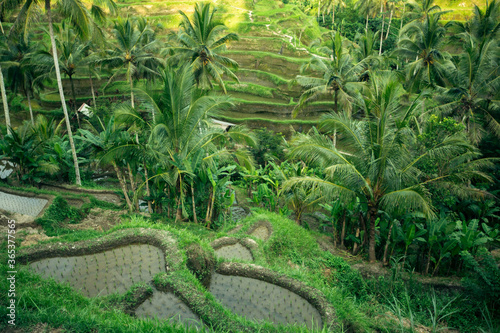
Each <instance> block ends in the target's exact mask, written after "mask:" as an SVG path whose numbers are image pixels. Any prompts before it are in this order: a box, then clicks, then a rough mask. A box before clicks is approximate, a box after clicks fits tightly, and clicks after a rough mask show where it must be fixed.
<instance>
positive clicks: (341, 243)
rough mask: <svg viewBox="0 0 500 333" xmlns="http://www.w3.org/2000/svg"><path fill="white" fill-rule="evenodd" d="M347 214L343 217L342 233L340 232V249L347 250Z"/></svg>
mask: <svg viewBox="0 0 500 333" xmlns="http://www.w3.org/2000/svg"><path fill="white" fill-rule="evenodd" d="M345 215H346V214H345V212H344V215H343V216H342V231H341V232H340V248H341V249H345V245H344V239H345Z"/></svg>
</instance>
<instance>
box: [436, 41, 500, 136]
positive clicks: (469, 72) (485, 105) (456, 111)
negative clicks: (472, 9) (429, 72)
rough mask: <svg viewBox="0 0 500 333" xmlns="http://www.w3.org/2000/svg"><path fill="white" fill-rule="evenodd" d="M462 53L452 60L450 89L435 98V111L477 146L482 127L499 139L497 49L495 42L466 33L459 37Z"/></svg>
mask: <svg viewBox="0 0 500 333" xmlns="http://www.w3.org/2000/svg"><path fill="white" fill-rule="evenodd" d="M459 41H460V45H461V47H462V49H463V52H462V53H460V54H459V55H458V56H456V57H455V64H456V71H455V72H454V75H453V76H452V78H451V87H450V88H449V89H446V90H444V91H442V92H441V94H439V95H438V96H437V101H438V102H439V104H438V105H437V107H436V110H437V111H439V112H441V113H442V114H444V115H452V116H454V117H455V118H456V119H457V120H459V121H461V122H463V123H464V124H465V125H466V129H467V132H468V133H469V137H470V139H471V140H472V142H474V143H478V142H479V141H480V139H481V137H482V135H481V133H482V132H483V127H484V126H483V123H484V124H485V125H487V127H489V129H490V130H491V132H493V133H494V134H495V135H497V136H499V137H500V119H499V118H498V115H499V112H500V103H499V102H498V98H495V96H498V91H499V90H500V77H499V76H498V73H499V71H500V66H499V61H500V56H499V54H500V48H499V45H498V41H497V40H495V39H487V40H481V39H478V38H475V37H474V36H473V35H471V34H470V33H468V32H463V33H461V34H459Z"/></svg>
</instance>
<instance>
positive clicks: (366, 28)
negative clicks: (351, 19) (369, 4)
mask: <svg viewBox="0 0 500 333" xmlns="http://www.w3.org/2000/svg"><path fill="white" fill-rule="evenodd" d="M365 31H368V14H366V26H365Z"/></svg>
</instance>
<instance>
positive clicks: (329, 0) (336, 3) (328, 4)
mask: <svg viewBox="0 0 500 333" xmlns="http://www.w3.org/2000/svg"><path fill="white" fill-rule="evenodd" d="M345 6H346V3H345V1H343V0H324V1H323V2H321V3H320V4H319V8H321V11H322V12H323V15H324V14H325V13H330V12H331V13H332V30H333V25H334V23H335V9H336V8H337V7H342V8H345ZM319 8H318V9H319Z"/></svg>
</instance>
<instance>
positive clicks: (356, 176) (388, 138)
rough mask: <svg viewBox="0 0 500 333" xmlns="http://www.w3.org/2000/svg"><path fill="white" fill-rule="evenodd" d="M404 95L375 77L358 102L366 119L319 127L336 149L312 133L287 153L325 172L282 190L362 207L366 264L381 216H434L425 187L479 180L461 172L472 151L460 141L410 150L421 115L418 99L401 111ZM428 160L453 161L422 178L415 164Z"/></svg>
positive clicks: (339, 119) (340, 119)
mask: <svg viewBox="0 0 500 333" xmlns="http://www.w3.org/2000/svg"><path fill="white" fill-rule="evenodd" d="M404 94H405V91H404V89H403V87H402V85H401V84H400V83H398V82H397V81H396V80H395V79H394V78H393V77H391V76H384V77H374V78H372V79H371V89H370V90H369V92H367V93H366V94H365V96H359V97H358V104H359V107H360V108H361V109H363V110H364V112H365V116H364V119H362V120H353V119H351V118H350V117H348V116H346V115H345V114H344V115H339V114H335V113H332V114H331V115H329V116H327V117H325V118H324V120H323V121H322V122H321V124H320V126H321V128H322V129H323V130H325V131H326V132H327V134H328V133H329V132H332V131H339V132H340V142H339V144H338V148H337V146H336V145H335V144H334V143H333V142H332V140H331V138H330V137H329V136H326V135H321V134H319V133H317V132H316V134H313V135H304V134H302V135H300V136H298V137H297V138H296V139H295V140H294V146H295V147H294V148H293V149H292V150H291V155H292V156H293V157H297V158H300V159H302V160H304V161H305V162H306V163H313V164H316V165H318V166H319V167H320V168H321V169H324V170H325V176H324V178H320V177H316V176H314V177H298V178H294V179H291V180H289V182H288V183H287V184H286V186H288V187H289V186H296V185H308V186H313V185H314V186H317V188H319V189H321V191H322V194H323V195H324V196H325V197H326V198H331V199H332V200H333V199H336V198H340V199H341V200H343V201H344V202H352V201H353V200H356V198H358V199H359V201H360V203H361V204H362V205H364V207H365V210H366V215H367V216H366V220H367V221H369V258H370V261H375V260H376V254H375V222H376V219H377V217H378V215H379V212H380V211H384V212H385V213H387V214H390V215H391V216H398V215H400V214H406V213H408V212H420V213H423V214H424V215H425V216H427V217H432V216H433V208H432V204H431V200H430V197H429V194H428V191H427V189H426V187H425V185H426V184H428V183H432V182H438V181H439V180H441V181H442V180H444V179H451V177H452V175H454V174H459V173H460V176H461V177H472V174H474V176H479V175H480V172H476V171H477V169H475V170H470V169H468V170H466V171H465V170H464V169H465V167H464V164H466V162H468V159H467V158H466V157H465V156H467V152H470V151H472V150H473V149H474V148H473V147H472V146H470V145H467V144H466V143H464V142H463V140H461V139H459V138H447V139H446V140H444V141H443V142H439V143H437V144H436V145H434V146H432V147H429V148H428V150H426V151H425V152H424V153H422V154H417V153H415V151H413V150H411V149H410V147H411V145H412V143H413V142H414V135H413V132H412V131H411V129H410V128H409V127H408V122H409V121H410V120H411V119H412V118H413V117H414V116H415V115H417V114H416V113H417V111H418V110H420V107H419V105H420V104H421V102H422V97H421V96H417V97H416V98H414V99H412V100H411V101H410V103H409V104H408V105H406V106H404V105H402V97H403V95H404ZM464 152H465V153H464ZM460 153H464V154H465V155H460ZM459 155H460V157H459ZM426 157H432V158H438V159H440V160H443V161H451V160H453V161H452V162H450V167H449V168H448V169H444V170H445V172H444V173H442V174H439V175H435V176H430V177H421V173H420V171H419V169H418V167H417V164H418V162H419V161H420V160H422V159H423V158H426ZM460 161H462V162H463V163H460ZM478 164H479V163H478ZM485 164H487V162H485ZM461 168H464V169H461ZM457 187H459V186H458V185H457ZM450 188H451V186H450ZM463 193H465V191H464V192H463Z"/></svg>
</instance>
